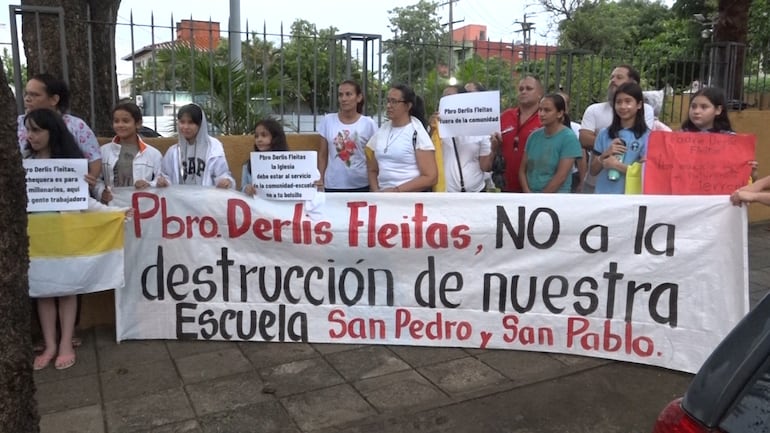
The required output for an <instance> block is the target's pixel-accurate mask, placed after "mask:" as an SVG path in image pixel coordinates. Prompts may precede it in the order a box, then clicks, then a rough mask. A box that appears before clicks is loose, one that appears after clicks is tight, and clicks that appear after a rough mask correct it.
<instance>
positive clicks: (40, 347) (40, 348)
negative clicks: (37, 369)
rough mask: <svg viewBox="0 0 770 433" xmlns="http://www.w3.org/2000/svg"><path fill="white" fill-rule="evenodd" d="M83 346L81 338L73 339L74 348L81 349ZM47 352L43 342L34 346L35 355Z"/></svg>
mask: <svg viewBox="0 0 770 433" xmlns="http://www.w3.org/2000/svg"><path fill="white" fill-rule="evenodd" d="M82 345H83V339H82V338H80V337H72V347H80V346H82ZM44 350H45V343H43V342H42V341H41V342H40V343H37V344H35V345H34V346H32V351H33V352H35V353H40V352H42V351H44Z"/></svg>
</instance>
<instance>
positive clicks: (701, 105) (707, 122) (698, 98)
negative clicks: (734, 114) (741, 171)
mask: <svg viewBox="0 0 770 433" xmlns="http://www.w3.org/2000/svg"><path fill="white" fill-rule="evenodd" d="M682 131H685V132H716V133H719V134H735V131H733V127H732V124H731V123H730V118H729V117H728V116H727V106H726V105H725V93H724V92H723V91H722V89H720V88H718V87H704V88H702V89H700V90H698V91H697V92H695V94H693V95H692V99H691V100H690V109H689V111H688V112H687V120H685V121H684V123H683V124H682ZM748 164H749V165H750V166H751V178H752V179H756V178H757V168H758V166H759V164H758V163H757V161H756V160H751V161H749V162H748Z"/></svg>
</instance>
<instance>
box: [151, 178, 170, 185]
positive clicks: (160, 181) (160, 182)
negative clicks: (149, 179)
mask: <svg viewBox="0 0 770 433" xmlns="http://www.w3.org/2000/svg"><path fill="white" fill-rule="evenodd" d="M155 185H156V186H157V187H158V188H165V187H167V186H169V185H170V183H169V181H168V179H166V177H165V176H158V181H157V182H155Z"/></svg>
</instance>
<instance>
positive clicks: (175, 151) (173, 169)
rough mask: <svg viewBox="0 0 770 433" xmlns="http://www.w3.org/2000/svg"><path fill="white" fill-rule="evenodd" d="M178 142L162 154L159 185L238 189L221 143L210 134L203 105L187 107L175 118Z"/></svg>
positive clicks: (181, 109)
mask: <svg viewBox="0 0 770 433" xmlns="http://www.w3.org/2000/svg"><path fill="white" fill-rule="evenodd" d="M176 118H177V123H178V126H179V143H177V144H174V145H173V146H171V147H170V148H169V149H168V151H166V154H165V155H163V162H162V164H161V172H162V177H161V178H160V179H158V186H166V185H168V184H173V185H179V184H181V185H202V186H216V187H217V188H224V189H228V188H230V189H233V188H235V179H233V176H232V175H231V174H230V167H229V166H228V165H227V158H225V149H224V147H223V146H222V142H220V141H219V140H217V139H216V138H214V137H211V136H210V135H209V134H208V123H207V122H206V115H205V114H204V113H203V110H202V109H201V107H200V106H198V105H196V104H187V105H185V106H183V107H182V108H180V109H179V112H178V113H177V115H176Z"/></svg>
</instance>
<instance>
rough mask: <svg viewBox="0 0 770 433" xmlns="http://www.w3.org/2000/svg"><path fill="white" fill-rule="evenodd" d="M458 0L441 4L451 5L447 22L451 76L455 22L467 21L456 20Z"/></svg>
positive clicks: (452, 70) (450, 70)
mask: <svg viewBox="0 0 770 433" xmlns="http://www.w3.org/2000/svg"><path fill="white" fill-rule="evenodd" d="M458 1H460V0H447V1H446V2H444V3H440V4H439V6H446V5H449V22H448V23H447V24H448V26H449V76H450V77H451V76H452V72H454V57H455V53H454V37H453V36H452V32H453V30H454V24H455V23H461V22H463V21H465V20H459V21H455V20H454V14H453V12H454V10H453V6H454V3H455V2H458Z"/></svg>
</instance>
